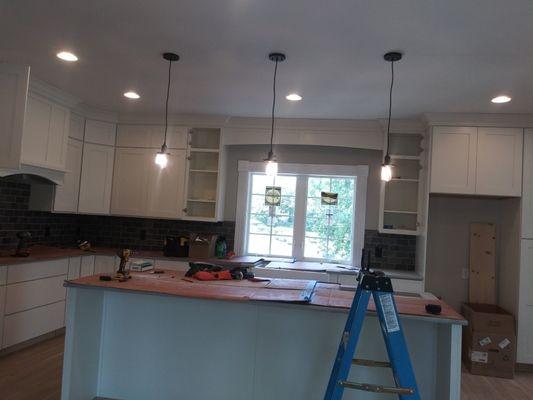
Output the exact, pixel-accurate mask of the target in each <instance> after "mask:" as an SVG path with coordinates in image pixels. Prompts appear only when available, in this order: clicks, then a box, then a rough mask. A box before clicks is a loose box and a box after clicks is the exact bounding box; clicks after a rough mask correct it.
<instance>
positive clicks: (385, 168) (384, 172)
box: [381, 164, 392, 182]
mask: <svg viewBox="0 0 533 400" xmlns="http://www.w3.org/2000/svg"><path fill="white" fill-rule="evenodd" d="M391 179H392V167H391V166H390V165H385V164H383V165H382V166H381V180H382V181H383V182H390V180H391Z"/></svg>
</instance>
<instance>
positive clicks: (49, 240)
mask: <svg viewBox="0 0 533 400" xmlns="http://www.w3.org/2000/svg"><path fill="white" fill-rule="evenodd" d="M29 198H30V186H29V185H28V184H24V183H14V182H7V181H5V180H2V179H1V178H0V246H3V247H12V246H15V245H16V243H17V238H16V234H17V232H19V231H29V232H30V233H31V234H32V240H31V243H33V244H48V245H60V246H74V244H75V243H76V241H77V240H79V239H83V240H88V241H90V242H91V243H92V245H93V246H100V247H130V248H132V249H138V250H160V249H161V248H162V245H163V240H164V239H165V237H166V236H179V235H188V234H189V233H191V232H194V233H205V234H210V233H211V234H217V235H220V236H224V237H225V238H226V240H227V242H228V249H233V245H234V237H235V222H233V221H224V222H197V221H182V220H163V219H150V218H130V217H112V216H98V215H75V214H55V213H50V212H43V211H30V210H28V206H29ZM365 248H366V249H369V250H370V251H371V258H370V264H371V266H372V267H373V268H377V269H389V270H403V271H414V269H415V252H416V238H415V237H414V236H402V235H390V234H380V233H379V232H378V231H376V230H366V232H365Z"/></svg>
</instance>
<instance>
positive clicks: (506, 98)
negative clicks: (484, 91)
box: [491, 96, 511, 104]
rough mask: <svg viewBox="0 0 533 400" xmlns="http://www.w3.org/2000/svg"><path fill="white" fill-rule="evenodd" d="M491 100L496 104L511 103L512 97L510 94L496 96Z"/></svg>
mask: <svg viewBox="0 0 533 400" xmlns="http://www.w3.org/2000/svg"><path fill="white" fill-rule="evenodd" d="M491 101H492V102H493V103H496V104H501V103H509V102H510V101H511V98H510V97H509V96H496V97H494V98H493V99H492V100H491Z"/></svg>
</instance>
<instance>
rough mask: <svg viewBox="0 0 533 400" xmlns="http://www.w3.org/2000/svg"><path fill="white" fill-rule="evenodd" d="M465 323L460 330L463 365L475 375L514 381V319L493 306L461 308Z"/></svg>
mask: <svg viewBox="0 0 533 400" xmlns="http://www.w3.org/2000/svg"><path fill="white" fill-rule="evenodd" d="M462 314H463V315H464V317H465V318H466V319H467V320H468V326H466V327H465V328H464V330H463V361H464V363H465V365H466V367H467V368H468V370H469V371H470V372H471V373H472V374H475V375H485V376H496V377H500V378H510V379H512V378H513V377H514V366H515V359H516V330H515V321H514V317H513V316H512V315H511V314H509V313H508V312H506V311H505V310H504V309H502V308H501V307H498V306H496V305H492V304H475V303H465V304H463V308H462Z"/></svg>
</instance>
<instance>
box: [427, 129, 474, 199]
mask: <svg viewBox="0 0 533 400" xmlns="http://www.w3.org/2000/svg"><path fill="white" fill-rule="evenodd" d="M476 153H477V128H470V127H464V128H463V127H435V128H433V135H432V146H431V181H430V192H431V193H456V194H473V193H475V191H476Z"/></svg>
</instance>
